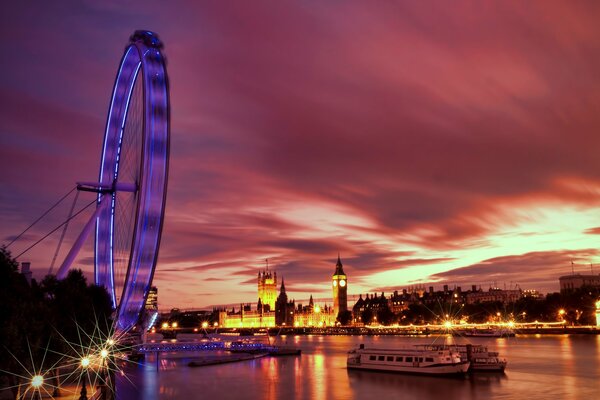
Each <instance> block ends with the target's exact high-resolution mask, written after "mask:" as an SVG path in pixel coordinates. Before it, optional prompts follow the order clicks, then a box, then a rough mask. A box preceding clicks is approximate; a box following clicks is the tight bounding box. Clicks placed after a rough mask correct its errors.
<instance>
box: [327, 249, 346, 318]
mask: <svg viewBox="0 0 600 400" xmlns="http://www.w3.org/2000/svg"><path fill="white" fill-rule="evenodd" d="M331 288H332V289H333V312H334V314H335V316H336V317H337V316H338V314H339V313H340V312H341V311H348V294H347V293H348V278H347V277H346V274H345V273H344V268H343V265H342V261H341V260H340V255H339V254H338V259H337V263H336V264H335V272H334V273H333V278H332V282H331Z"/></svg>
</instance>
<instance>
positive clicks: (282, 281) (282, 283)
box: [279, 277, 285, 293]
mask: <svg viewBox="0 0 600 400" xmlns="http://www.w3.org/2000/svg"><path fill="white" fill-rule="evenodd" d="M279 293H285V282H284V279H283V277H282V278H281V289H279Z"/></svg>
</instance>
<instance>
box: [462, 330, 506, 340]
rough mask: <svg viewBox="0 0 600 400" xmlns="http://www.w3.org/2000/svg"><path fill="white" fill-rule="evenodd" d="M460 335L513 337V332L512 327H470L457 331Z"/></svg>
mask: <svg viewBox="0 0 600 400" xmlns="http://www.w3.org/2000/svg"><path fill="white" fill-rule="evenodd" d="M459 335H460V336H468V337H494V338H496V337H514V336H515V332H514V331H513V330H512V329H491V328H489V329H476V328H474V329H470V330H466V331H462V332H459Z"/></svg>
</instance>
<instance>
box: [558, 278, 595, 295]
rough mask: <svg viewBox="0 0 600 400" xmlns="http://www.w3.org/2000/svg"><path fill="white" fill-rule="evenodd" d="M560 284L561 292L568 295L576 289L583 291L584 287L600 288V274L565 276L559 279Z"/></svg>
mask: <svg viewBox="0 0 600 400" xmlns="http://www.w3.org/2000/svg"><path fill="white" fill-rule="evenodd" d="M558 282H559V283H560V292H561V293H567V292H570V291H573V290H576V289H581V288H582V287H584V286H591V287H595V288H600V274H599V275H582V274H573V275H565V276H561V277H560V278H558Z"/></svg>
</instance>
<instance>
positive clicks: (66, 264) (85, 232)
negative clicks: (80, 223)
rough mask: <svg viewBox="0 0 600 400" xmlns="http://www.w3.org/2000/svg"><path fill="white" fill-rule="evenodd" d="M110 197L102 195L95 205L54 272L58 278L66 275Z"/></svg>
mask: <svg viewBox="0 0 600 400" xmlns="http://www.w3.org/2000/svg"><path fill="white" fill-rule="evenodd" d="M110 199H111V196H109V195H105V196H102V200H100V204H98V207H96V211H94V214H92V216H91V218H90V219H89V221H88V222H87V223H86V224H85V226H84V228H83V230H82V231H81V233H80V234H79V237H78V238H77V240H76V241H75V244H73V247H71V250H70V251H69V254H67V257H66V258H65V261H63V263H62V265H61V266H60V268H59V269H58V272H57V273H56V277H57V278H58V279H63V278H64V277H65V276H66V275H67V272H68V271H69V269H70V268H71V264H73V261H74V260H75V257H77V254H79V250H81V247H83V244H84V243H85V240H86V239H87V237H88V236H89V235H90V232H91V231H92V229H93V227H94V225H95V224H96V218H98V216H99V215H100V213H101V212H102V210H103V209H104V207H106V205H107V204H109V203H110Z"/></svg>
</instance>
